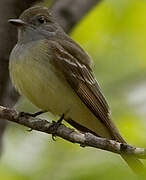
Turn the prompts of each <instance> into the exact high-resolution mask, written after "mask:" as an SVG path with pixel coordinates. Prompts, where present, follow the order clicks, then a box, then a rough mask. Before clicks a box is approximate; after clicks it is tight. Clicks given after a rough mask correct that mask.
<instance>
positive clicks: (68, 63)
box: [50, 41, 124, 141]
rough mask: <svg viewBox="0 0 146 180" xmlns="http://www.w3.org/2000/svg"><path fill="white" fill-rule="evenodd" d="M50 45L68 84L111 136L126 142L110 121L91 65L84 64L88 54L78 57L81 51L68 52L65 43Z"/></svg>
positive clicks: (53, 61) (107, 107)
mask: <svg viewBox="0 0 146 180" xmlns="http://www.w3.org/2000/svg"><path fill="white" fill-rule="evenodd" d="M50 44H51V49H52V53H53V57H54V58H53V60H52V63H53V64H54V66H56V68H59V70H60V71H62V73H63V74H64V76H65V78H66V80H67V82H68V83H69V84H70V86H71V87H72V88H73V89H74V91H75V92H76V94H77V95H78V96H79V97H80V99H81V100H82V101H83V102H84V104H85V105H86V106H87V107H88V108H89V109H90V110H91V112H92V113H93V114H94V115H95V116H96V117H97V118H98V120H100V121H101V122H102V123H103V124H104V125H105V126H106V127H107V129H108V130H109V132H110V134H111V136H112V137H113V138H116V139H117V140H119V141H124V140H123V138H122V137H121V136H120V134H119V132H118V130H117V128H116V127H115V126H114V124H113V123H112V121H111V120H110V117H109V114H110V110H109V106H108V104H107V102H106V99H105V97H104V96H103V94H102V92H101V89H100V86H99V84H98V83H97V81H96V79H95V77H94V75H93V72H92V70H91V67H90V66H89V63H84V62H86V58H89V57H88V56H86V55H87V54H86V55H85V56H83V54H81V55H78V56H76V54H78V53H79V54H80V51H78V53H77V52H76V53H74V52H73V50H74V49H73V48H72V49H71V50H68V46H67V47H66V42H65V41H59V42H55V41H52V43H50ZM75 51H77V49H75ZM80 57H82V58H83V57H84V58H85V59H84V61H83V60H82V61H81V60H80ZM88 61H89V59H88Z"/></svg>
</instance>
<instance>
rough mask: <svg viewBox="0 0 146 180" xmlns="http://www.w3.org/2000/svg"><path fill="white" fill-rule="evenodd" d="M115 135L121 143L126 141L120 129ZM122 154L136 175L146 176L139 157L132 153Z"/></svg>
mask: <svg viewBox="0 0 146 180" xmlns="http://www.w3.org/2000/svg"><path fill="white" fill-rule="evenodd" d="M114 137H115V139H116V140H117V141H119V142H120V143H126V141H125V140H124V139H123V137H122V136H121V135H120V133H119V132H118V131H117V132H115V133H114ZM126 144H127V143H126ZM121 156H122V158H123V159H124V160H125V162H126V163H127V164H128V166H129V167H130V168H131V170H132V171H133V172H134V173H135V174H136V175H138V176H141V177H146V172H145V168H144V165H143V163H142V162H141V161H140V160H139V159H138V158H136V157H134V156H132V155H127V154H124V152H123V154H121Z"/></svg>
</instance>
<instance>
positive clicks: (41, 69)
mask: <svg viewBox="0 0 146 180" xmlns="http://www.w3.org/2000/svg"><path fill="white" fill-rule="evenodd" d="M51 58H52V55H51V53H50V54H49V49H48V48H47V47H46V44H45V43H43V42H36V43H31V44H26V45H20V46H19V45H16V47H15V48H14V49H13V51H12V53H11V56H10V66H9V68H10V76H11V79H12V81H13V83H14V85H15V87H16V88H17V89H18V91H19V92H20V93H21V94H22V95H24V96H26V97H27V98H28V99H29V100H30V101H31V102H32V103H33V104H35V105H36V106H38V107H39V108H41V109H44V110H50V111H51V112H52V113H53V114H58V115H60V114H62V113H65V112H66V111H69V109H70V107H72V104H73V102H74V101H75V99H76V98H77V97H76V95H75V94H74V92H73V91H72V90H71V88H70V86H69V85H68V84H67V82H66V81H65V79H64V78H63V76H62V74H61V73H60V75H59V76H58V75H57V74H59V72H57V70H56V69H55V67H54V66H53V65H52V64H51V62H50V60H51ZM65 97H70V98H66V99H65ZM64 100H65V102H64Z"/></svg>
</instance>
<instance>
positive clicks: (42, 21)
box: [38, 16, 46, 24]
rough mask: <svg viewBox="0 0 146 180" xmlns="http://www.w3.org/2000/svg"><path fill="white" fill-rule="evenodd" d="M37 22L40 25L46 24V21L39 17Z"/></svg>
mask: <svg viewBox="0 0 146 180" xmlns="http://www.w3.org/2000/svg"><path fill="white" fill-rule="evenodd" d="M38 21H39V22H40V23H41V24H44V23H46V19H45V18H44V17H43V16H41V17H39V18H38Z"/></svg>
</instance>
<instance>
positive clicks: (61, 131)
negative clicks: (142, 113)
mask: <svg viewBox="0 0 146 180" xmlns="http://www.w3.org/2000/svg"><path fill="white" fill-rule="evenodd" d="M0 119H5V120H8V121H12V122H15V123H18V124H21V125H24V126H26V127H29V128H31V129H33V130H36V131H41V132H45V133H47V134H52V135H54V134H55V135H56V136H58V137H61V138H63V139H66V140H67V141H70V142H72V143H78V144H80V145H81V146H83V147H86V146H88V147H94V148H98V149H103V150H107V151H110V152H114V153H117V154H121V153H123V151H124V153H126V154H129V155H133V156H136V157H138V158H139V159H146V149H144V148H137V147H133V146H131V145H129V144H122V143H119V142H117V141H114V140H109V139H106V138H100V137H96V136H94V135H93V134H91V133H84V134H83V133H81V132H78V131H76V130H74V129H71V128H68V127H66V126H65V125H63V124H61V125H59V126H58V128H57V129H55V128H53V127H54V123H50V122H48V121H47V120H44V119H40V118H34V117H31V116H30V115H28V114H25V113H24V114H23V115H22V113H20V112H17V111H16V110H14V109H10V108H6V107H3V106H0Z"/></svg>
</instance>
